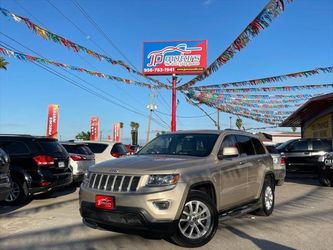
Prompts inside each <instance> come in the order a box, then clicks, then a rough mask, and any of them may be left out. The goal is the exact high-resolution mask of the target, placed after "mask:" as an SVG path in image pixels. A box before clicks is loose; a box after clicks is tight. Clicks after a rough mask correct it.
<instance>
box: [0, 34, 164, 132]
mask: <svg viewBox="0 0 333 250" xmlns="http://www.w3.org/2000/svg"><path fill="white" fill-rule="evenodd" d="M0 34H2V35H4V36H6V37H7V38H9V39H11V40H13V41H15V42H16V43H18V44H20V45H21V46H23V47H25V48H27V47H26V46H24V45H23V44H21V43H20V42H18V41H16V40H15V39H13V38H11V37H9V36H7V35H6V34H4V33H2V32H0ZM0 43H1V44H2V46H4V47H7V49H8V47H10V48H11V49H13V50H16V51H19V50H17V49H16V48H14V47H12V46H10V45H8V44H7V43H5V42H3V41H0ZM27 49H28V50H30V51H32V52H34V51H33V50H31V49H29V48H27ZM34 53H36V52H34ZM36 54H37V55H40V54H38V53H36ZM40 56H41V55H40ZM33 63H34V64H35V65H37V66H39V67H41V68H43V69H44V70H46V71H48V72H50V73H52V74H54V75H56V76H58V77H59V78H61V79H63V80H65V81H66V82H68V83H70V84H71V85H74V86H76V87H78V88H80V89H82V90H84V91H86V92H88V93H90V94H92V95H94V96H96V97H98V98H100V99H103V100H104V101H107V102H109V103H112V104H114V105H116V106H118V107H121V108H123V109H126V110H127V111H129V112H132V113H135V114H137V115H140V116H143V117H145V115H144V114H142V113H140V112H138V111H136V110H132V109H129V108H128V107H126V106H124V105H122V104H120V103H116V102H114V101H113V100H111V99H109V98H108V97H105V96H103V95H102V94H99V93H98V92H96V91H94V90H92V89H89V88H88V87H86V86H84V85H82V84H80V83H78V82H77V81H75V80H73V79H71V78H69V77H67V76H65V75H64V74H62V73H59V72H58V71H56V70H54V69H51V68H50V67H48V66H45V65H42V64H40V63H36V62H33ZM63 70H64V71H66V72H67V73H69V74H71V75H73V74H72V73H71V72H69V71H68V70H65V69H63ZM73 76H75V75H73ZM79 79H80V78H79ZM81 80H82V81H84V80H83V79H81ZM84 82H86V81H84ZM86 83H87V84H89V85H90V86H91V87H93V88H95V87H94V86H93V85H91V84H90V83H88V82H86ZM96 89H98V88H96ZM99 91H102V92H103V93H104V94H106V95H109V94H107V93H105V91H103V90H99ZM109 96H110V97H112V98H114V99H117V98H116V97H114V96H112V95H109ZM118 101H119V100H118ZM153 121H154V122H155V123H157V124H158V125H160V126H162V127H165V126H164V124H161V123H160V122H158V121H157V120H156V119H153Z"/></svg>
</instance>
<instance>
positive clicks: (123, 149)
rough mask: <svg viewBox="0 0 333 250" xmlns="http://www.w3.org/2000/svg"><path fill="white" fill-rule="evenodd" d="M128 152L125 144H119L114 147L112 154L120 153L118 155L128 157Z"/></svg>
mask: <svg viewBox="0 0 333 250" xmlns="http://www.w3.org/2000/svg"><path fill="white" fill-rule="evenodd" d="M127 152H128V151H127V149H126V147H125V146H124V145H123V144H121V143H117V144H114V145H113V147H112V149H111V152H110V154H112V153H118V154H121V155H126V154H127Z"/></svg>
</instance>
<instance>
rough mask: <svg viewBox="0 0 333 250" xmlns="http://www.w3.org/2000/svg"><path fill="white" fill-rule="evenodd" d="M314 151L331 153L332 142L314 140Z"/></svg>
mask: <svg viewBox="0 0 333 250" xmlns="http://www.w3.org/2000/svg"><path fill="white" fill-rule="evenodd" d="M312 150H313V151H326V152H329V151H331V150H332V142H331V141H329V140H313V141H312Z"/></svg>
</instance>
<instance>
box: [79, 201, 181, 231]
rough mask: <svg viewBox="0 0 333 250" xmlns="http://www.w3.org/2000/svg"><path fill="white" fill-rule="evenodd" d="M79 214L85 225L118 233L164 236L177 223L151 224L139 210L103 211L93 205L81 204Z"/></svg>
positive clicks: (131, 208) (172, 229) (117, 209)
mask: <svg viewBox="0 0 333 250" xmlns="http://www.w3.org/2000/svg"><path fill="white" fill-rule="evenodd" d="M80 213H81V216H82V217H83V222H84V224H85V225H87V226H89V227H92V228H100V229H106V230H111V231H116V232H120V233H132V234H144V235H145V234H147V233H154V235H159V236H165V235H170V234H172V233H173V232H175V230H176V228H177V221H176V220H174V221H159V222H151V221H153V219H152V218H151V216H150V215H149V213H148V212H147V211H146V210H144V209H140V208H133V207H121V206H117V208H116V209H114V210H111V211H109V210H103V209H98V208H96V207H95V203H91V202H85V201H82V202H81V207H80Z"/></svg>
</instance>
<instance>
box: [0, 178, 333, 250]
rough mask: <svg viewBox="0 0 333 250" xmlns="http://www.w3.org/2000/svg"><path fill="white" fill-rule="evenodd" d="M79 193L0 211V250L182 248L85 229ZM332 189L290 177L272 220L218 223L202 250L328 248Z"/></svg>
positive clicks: (332, 226)
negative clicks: (213, 235)
mask: <svg viewBox="0 0 333 250" xmlns="http://www.w3.org/2000/svg"><path fill="white" fill-rule="evenodd" d="M78 209H79V205H78V189H76V188H68V189H66V190H63V191H58V192H56V193H54V194H52V196H51V197H37V198H36V199H34V200H33V201H31V202H30V203H29V204H27V205H25V206H22V207H6V206H2V207H0V249H152V250H155V249H159V250H161V249H181V248H179V247H177V246H175V245H172V244H170V243H169V242H167V241H165V240H151V239H144V238H142V237H140V236H133V235H125V234H118V233H113V232H108V231H99V230H94V229H90V228H87V227H86V226H84V225H83V224H82V223H81V218H80V214H79V212H78ZM332 234H333V188H325V187H320V186H318V185H317V182H316V180H311V179H308V180H302V179H292V180H288V181H287V182H286V183H285V185H284V186H282V187H277V190H276V207H275V211H274V213H273V215H272V216H271V217H267V218H265V217H254V216H251V215H246V216H243V217H240V218H235V219H232V220H229V221H227V222H223V223H220V225H219V229H218V231H217V233H216V235H215V237H214V238H213V240H212V241H211V242H210V243H209V244H207V245H206V246H204V247H203V248H202V249H237V250H239V249H270V250H272V249H316V250H317V249H332V248H333V236H332Z"/></svg>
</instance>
